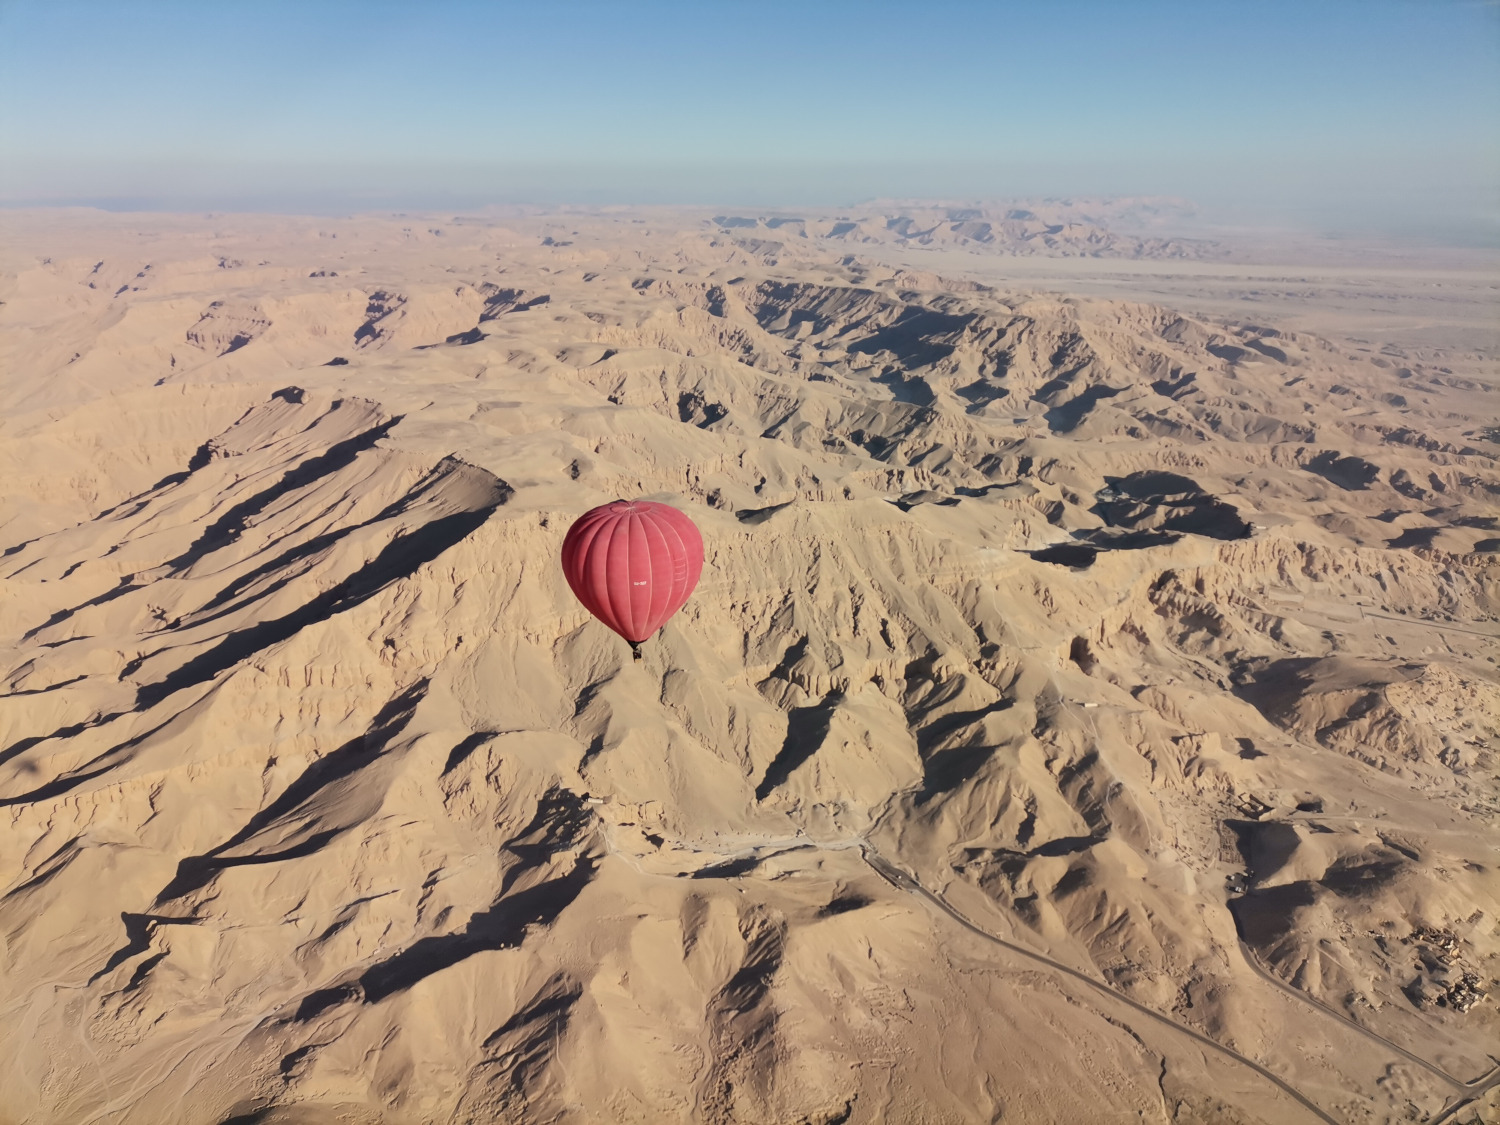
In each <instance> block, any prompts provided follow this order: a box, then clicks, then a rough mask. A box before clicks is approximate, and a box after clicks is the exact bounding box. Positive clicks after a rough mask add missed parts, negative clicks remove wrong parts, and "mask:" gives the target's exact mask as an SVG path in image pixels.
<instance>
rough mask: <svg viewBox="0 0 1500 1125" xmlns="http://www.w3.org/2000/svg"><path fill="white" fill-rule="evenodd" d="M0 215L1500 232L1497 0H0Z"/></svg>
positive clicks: (1443, 234) (1479, 239) (1473, 238)
mask: <svg viewBox="0 0 1500 1125" xmlns="http://www.w3.org/2000/svg"><path fill="white" fill-rule="evenodd" d="M0 41H3V47H0V60H3V64H4V66H3V70H4V75H3V77H0V152H3V154H4V157H5V159H4V161H3V171H0V205H4V206H10V207H16V206H38V205H41V206H58V205H85V206H99V207H105V208H109V209H116V210H225V211H278V212H315V213H321V212H331V213H341V212H349V211H362V210H383V209H411V210H444V209H467V208H476V207H482V206H485V205H487V204H510V203H527V204H537V205H560V204H589V205H599V204H638V205H645V204H691V205H704V206H717V205H724V206H754V207H762V208H775V207H817V206H823V207H829V206H834V207H836V206H846V205H853V204H855V203H857V202H859V201H861V200H867V199H870V198H889V197H903V198H934V199H983V198H991V199H994V198H1023V197H1037V196H1119V195H1173V196H1181V197H1185V198H1188V199H1191V200H1193V201H1194V202H1195V203H1196V204H1197V205H1198V206H1199V208H1200V209H1201V213H1202V215H1203V217H1204V218H1205V220H1207V221H1214V222H1223V223H1232V222H1250V223H1273V222H1274V223H1282V224H1286V225H1295V226H1309V227H1312V226H1321V227H1326V228H1328V229H1331V230H1364V229H1368V230H1372V231H1382V232H1386V233H1392V234H1403V233H1421V234H1425V235H1429V236H1432V237H1439V238H1442V239H1444V240H1450V241H1470V242H1475V243H1488V242H1492V241H1493V240H1494V238H1495V235H1496V232H1497V231H1500V203H1497V183H1500V173H1497V169H1500V145H1497V142H1496V138H1497V137H1500V129H1497V128H1496V126H1497V125H1500V7H1497V6H1496V5H1495V4H1493V3H1374V4H1358V5H1356V4H1353V3H1345V2H1329V3H1324V4H1318V5H1312V6H1297V5H1293V4H1285V3H1279V2H1273V3H1264V4H1256V5H1253V6H1250V5H1242V6H1228V5H1194V4H1185V3H1171V2H1160V0H1154V2H1150V3H1143V4H1140V5H1135V6H1130V7H1128V8H1122V7H1120V6H1112V5H1107V4H1102V3H1094V2H1073V3H1064V4H1059V5H1048V6H1047V7H1046V8H1045V9H1041V10H1039V9H1038V8H1037V7H1035V6H1019V5H1007V4H978V3H951V2H950V3H939V4H935V5H926V6H923V7H921V8H914V7H911V6H908V5H903V4H897V3H880V2H877V3H867V4H854V3H846V2H834V3H827V4H822V5H818V6H815V7H813V6H809V7H797V6H793V5H790V4H785V3H760V4H735V3H730V4H724V5H715V6H713V7H712V8H707V9H705V8H700V7H697V6H694V5H691V4H687V3H675V2H664V0H653V2H650V3H642V4H632V5H624V4H616V3H606V2H594V3H585V2H579V0H573V2H569V3H561V4H556V5H551V6H548V7H546V8H545V9H541V10H536V9H532V8H527V7H523V6H519V5H512V4H488V5H487V4H478V3H469V2H455V3H440V4H436V5H429V6H423V7H421V8H419V9H412V8H409V7H406V6H402V5H396V4H379V3H377V4H373V5H359V6H355V5H352V4H347V3H343V2H333V3H324V4H318V5H315V6H310V7H304V8H298V7H294V6H291V5H284V4H278V3H271V4H257V5H249V4H237V3H230V4H223V5H215V6H205V5H201V4H193V3H124V4H120V5H114V6H105V5H103V4H96V3H79V2H72V3H68V2H63V3H54V4H45V5H44V4H40V3H35V2H16V0H12V2H9V3H4V4H0Z"/></svg>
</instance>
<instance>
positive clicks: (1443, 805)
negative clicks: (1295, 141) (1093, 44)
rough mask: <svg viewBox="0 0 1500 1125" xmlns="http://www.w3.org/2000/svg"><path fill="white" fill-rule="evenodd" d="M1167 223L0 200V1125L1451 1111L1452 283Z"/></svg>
mask: <svg viewBox="0 0 1500 1125" xmlns="http://www.w3.org/2000/svg"><path fill="white" fill-rule="evenodd" d="M1182 207H1183V205H1181V204H1179V203H1178V202H1176V201H1172V200H1166V201H1161V200H1149V199H1148V200H1138V199H1137V200H1056V199H1054V200H1034V201H1027V200H1021V201H1015V202H1007V203H998V204H988V203H981V204H964V205H962V206H960V205H947V204H941V203H933V202H922V201H916V202H909V201H901V200H891V201H878V202H875V203H871V204H868V205H862V206H861V207H858V208H853V209H843V210H833V209H829V210H826V211H796V212H792V211H787V212H779V211H755V210H712V209H683V208H665V207H657V208H644V207H636V208H624V207H620V208H607V207H599V208H591V209H590V208H572V209H563V208H553V209H541V208H523V207H510V208H496V209H491V210H476V211H475V212H474V213H456V212H453V211H448V212H445V213H441V214H439V213H434V212H424V213H410V214H390V213H383V214H371V215H363V216H354V217H346V218H330V217H321V218H319V217H311V218H296V217H287V216H278V215H269V214H260V215H255V214H228V213H226V214H217V213H216V214H201V213H200V214H129V213H106V212H103V211H95V210H89V209H85V208H76V209H63V208H59V209H34V210H27V209H12V210H8V211H5V212H0V227H3V230H0V241H3V248H0V302H3V304H0V371H3V373H4V375H3V382H0V396H3V400H0V401H3V408H0V467H3V475H0V481H3V484H0V552H3V554H0V576H3V582H0V689H3V694H0V806H3V815H0V1123H3V1125H23V1123H25V1125H40V1123H48V1125H50V1123H58V1125H61V1123H67V1125H179V1123H180V1125H231V1123H233V1125H252V1123H258V1125H324V1123H333V1122H340V1123H349V1125H426V1123H435V1122H445V1123H455V1125H458V1123H465V1125H486V1123H495V1122H507V1123H509V1122H516V1123H522V1122H525V1123H533V1122H535V1123H553V1122H556V1123H584V1122H642V1123H646V1122H683V1123H687V1122H707V1123H713V1125H727V1123H756V1125H760V1123H764V1125H773V1123H774V1125H783V1123H784V1125H836V1123H848V1125H860V1123H875V1122H882V1123H893V1125H894V1123H923V1125H928V1123H939V1122H942V1123H947V1122H953V1123H960V1122H962V1123H967V1122H1001V1121H1003V1122H1008V1123H1009V1122H1016V1123H1023V1122H1024V1123H1045V1122H1090V1123H1116V1122H1118V1123H1124V1122H1142V1121H1145V1122H1160V1123H1189V1122H1199V1123H1220V1122H1231V1123H1247V1125H1248V1123H1253V1122H1262V1123H1272V1125H1280V1123H1290V1122H1312V1121H1322V1122H1335V1123H1339V1125H1344V1123H1356V1122H1357V1123H1375V1122H1432V1123H1452V1125H1459V1123H1463V1125H1474V1123H1477V1122H1492V1121H1500V1008H1497V1000H1500V668H1497V660H1500V616H1497V615H1500V371H1497V368H1496V358H1497V355H1500V320H1497V317H1496V312H1497V301H1500V263H1497V260H1496V256H1495V255H1494V254H1493V253H1485V252H1481V251H1477V250H1476V251H1460V250H1456V249H1450V250H1442V249H1431V248H1422V247H1413V246H1409V245H1404V244H1396V243H1391V244H1389V245H1385V246H1369V245H1361V246H1359V247H1357V248H1356V247H1353V246H1350V245H1345V244H1334V243H1320V242H1317V241H1316V240H1306V239H1299V238H1296V237H1293V236H1292V235H1282V234H1275V235H1263V236H1252V235H1250V234H1244V233H1241V234H1238V235H1236V234H1233V233H1230V234H1221V235H1214V234H1213V233H1212V232H1208V233H1207V234H1205V233H1203V232H1191V233H1186V234H1185V233H1182V232H1181V231H1180V230H1179V229H1178V228H1179V227H1180V225H1181V224H1178V225H1177V226H1174V222H1175V220H1174V216H1178V215H1179V214H1180V212H1181V210H1182ZM618 497H625V498H643V499H649V500H654V501H660V502H663V503H667V504H670V505H673V506H675V507H677V508H679V509H680V510H682V511H683V512H685V513H687V514H688V515H690V516H691V518H692V520H693V521H694V522H695V523H696V524H697V526H698V527H699V529H700V530H701V532H702V535H703V539H704V543H705V547H706V563H705V567H704V570H703V574H702V579H701V581H700V583H699V585H698V587H697V589H696V591H695V593H694V594H693V596H692V597H691V598H690V600H689V601H688V602H687V604H686V606H685V607H684V609H683V610H682V611H681V612H680V613H679V614H678V615H677V616H676V617H675V618H674V619H673V620H672V621H671V622H669V623H668V624H667V625H666V627H665V628H664V629H663V630H662V632H661V633H660V634H659V635H658V636H657V637H656V638H654V639H653V640H651V641H650V642H648V643H647V644H646V645H645V646H644V653H645V656H644V660H642V661H641V662H640V663H634V662H633V661H632V660H631V653H630V648H629V646H627V645H626V644H625V642H624V641H622V640H621V639H620V638H619V637H617V636H616V635H615V634H613V633H611V632H610V631H609V630H607V629H606V628H605V627H604V626H603V625H601V624H600V623H599V622H597V621H596V620H594V619H593V618H592V617H591V616H590V615H589V614H588V613H587V611H585V610H584V609H583V607H582V606H581V605H580V604H579V603H578V601H577V600H576V599H575V598H574V597H573V595H572V593H571V592H570V591H569V589H568V586H567V583H566V582H565V581H564V577H563V573H562V570H561V568H560V566H559V563H558V555H559V550H560V547H561V544H562V540H563V536H564V535H565V533H566V532H567V530H568V527H569V525H570V524H571V523H572V521H573V520H574V519H576V518H577V517H578V516H579V515H581V514H582V513H583V512H584V511H586V510H587V509H589V508H591V507H593V506H595V505H598V504H603V503H606V502H608V501H610V500H613V499H616V498H618Z"/></svg>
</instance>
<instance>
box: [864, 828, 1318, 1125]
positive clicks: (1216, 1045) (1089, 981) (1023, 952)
mask: <svg viewBox="0 0 1500 1125" xmlns="http://www.w3.org/2000/svg"><path fill="white" fill-rule="evenodd" d="M861 852H862V854H863V855H864V857H865V862H866V863H868V864H869V865H870V867H872V868H873V869H874V870H875V873H876V874H878V875H879V876H880V877H881V878H882V879H884V880H885V881H886V882H888V883H890V884H891V885H892V886H894V887H896V888H897V889H898V890H902V891H906V892H907V893H909V894H912V895H915V896H916V897H917V898H920V899H922V900H923V901H925V902H927V903H928V904H929V905H931V906H934V907H936V908H937V909H938V910H940V911H942V913H944V914H946V915H947V916H948V917H949V918H952V919H953V920H954V921H955V922H957V923H958V924H959V925H960V926H962V927H963V928H964V929H966V930H968V931H969V932H971V933H974V934H977V935H978V936H980V937H982V938H984V939H985V940H986V941H991V942H994V943H995V944H996V945H999V946H1002V947H1003V948H1005V949H1007V950H1009V951H1010V952H1012V953H1014V954H1016V955H1018V956H1020V957H1024V958H1026V959H1027V960H1029V961H1036V962H1039V963H1040V964H1042V965H1045V966H1047V967H1048V968H1049V969H1052V970H1053V971H1055V972H1059V973H1062V974H1063V975H1065V976H1068V977H1071V978H1073V979H1074V980H1077V981H1082V982H1083V983H1084V984H1086V985H1088V986H1089V987H1090V988H1092V989H1094V990H1095V991H1098V992H1102V993H1104V994H1105V995H1107V996H1109V997H1110V999H1112V1000H1116V1001H1118V1002H1119V1003H1121V1004H1124V1005H1126V1006H1127V1007H1129V1008H1131V1009H1133V1010H1134V1011H1136V1012H1139V1013H1140V1014H1141V1015H1143V1016H1146V1017H1148V1018H1150V1019H1152V1020H1155V1021H1156V1022H1157V1023H1160V1024H1165V1025H1166V1026H1167V1027H1170V1028H1172V1029H1173V1030H1174V1031H1178V1032H1181V1033H1182V1034H1183V1035H1186V1036H1187V1037H1188V1038H1190V1039H1192V1040H1193V1041H1194V1042H1196V1043H1199V1044H1201V1045H1202V1046H1204V1047H1207V1048H1209V1049H1210V1050H1211V1051H1214V1052H1216V1053H1218V1054H1221V1055H1224V1056H1225V1057H1226V1058H1229V1059H1232V1060H1234V1061H1235V1062H1237V1063H1240V1064H1241V1065H1243V1066H1246V1067H1249V1068H1250V1069H1251V1070H1253V1071H1255V1073H1256V1074H1259V1075H1260V1076H1261V1077H1262V1078H1264V1079H1266V1081H1268V1082H1270V1083H1271V1084H1272V1085H1274V1086H1275V1087H1276V1088H1277V1089H1278V1090H1280V1091H1281V1092H1282V1093H1283V1094H1285V1095H1286V1096H1287V1097H1289V1098H1291V1099H1292V1100H1293V1101H1295V1102H1296V1103H1297V1104H1298V1105H1300V1106H1302V1107H1303V1108H1304V1109H1306V1110H1307V1111H1308V1112H1309V1113H1311V1114H1312V1115H1313V1116H1314V1117H1316V1118H1317V1119H1318V1120H1319V1121H1324V1122H1327V1123H1328V1125H1340V1122H1339V1121H1338V1120H1337V1119H1336V1118H1333V1117H1329V1116H1328V1114H1326V1113H1324V1112H1323V1111H1322V1110H1321V1109H1319V1108H1318V1107H1317V1106H1316V1105H1314V1104H1313V1103H1312V1102H1311V1101H1309V1100H1308V1099H1307V1098H1306V1097H1304V1096H1303V1095H1302V1094H1301V1093H1300V1092H1299V1091H1298V1090H1297V1089H1296V1088H1295V1087H1293V1086H1291V1085H1290V1084H1289V1083H1287V1082H1285V1081H1284V1080H1282V1079H1281V1078H1279V1077H1277V1075H1275V1074H1274V1073H1272V1072H1271V1071H1269V1070H1267V1069H1266V1068H1265V1067H1263V1066H1261V1064H1260V1063H1258V1062H1256V1061H1255V1060H1254V1059H1252V1058H1247V1057H1246V1056H1244V1055H1242V1054H1240V1053H1239V1052H1238V1051H1235V1050H1232V1049H1231V1048H1229V1047H1226V1046H1224V1044H1222V1043H1220V1042H1218V1041H1217V1040H1215V1039H1211V1038H1209V1037H1208V1036H1207V1035H1204V1034H1203V1033H1202V1032H1201V1031H1195V1030H1194V1029H1193V1028H1191V1027H1188V1026H1187V1025H1186V1024H1183V1023H1178V1022H1177V1021H1176V1020H1174V1019H1173V1018H1172V1017H1171V1016H1168V1015H1165V1014H1163V1013H1162V1012H1158V1011H1157V1010H1156V1009H1155V1008H1148V1007H1147V1006H1146V1005H1144V1004H1141V1003H1137V1002H1136V1001H1134V1000H1132V999H1131V998H1130V997H1128V996H1126V995H1124V994H1123V993H1121V992H1119V991H1117V990H1116V989H1113V988H1111V987H1110V986H1109V985H1107V984H1105V983H1104V982H1103V981H1098V980H1095V979H1094V978H1093V977H1091V976H1089V975H1088V974H1086V973H1081V972H1079V971H1078V970H1077V969H1074V968H1071V967H1070V966H1068V965H1064V964H1063V963H1062V962H1061V961H1054V960H1053V959H1052V958H1050V957H1048V956H1046V955H1045V954H1042V953H1037V952H1036V951H1035V950H1031V949H1027V948H1026V947H1025V946H1021V945H1016V944H1014V943H1013V942H1009V941H1006V940H1005V939H1004V938H1001V937H996V936H995V935H994V934H992V933H990V932H989V931H988V930H985V929H982V928H980V927H979V926H976V925H975V924H974V923H973V922H971V921H969V919H968V918H967V917H965V916H964V915H963V914H962V913H961V912H960V911H958V910H957V909H955V908H954V907H952V906H950V905H949V904H948V902H947V901H946V900H944V899H943V898H942V897H941V896H939V895H936V894H933V893H932V892H931V891H929V890H928V889H927V888H926V887H924V886H922V884H921V883H919V882H917V880H916V879H914V878H913V877H912V876H911V875H909V874H907V873H906V872H905V871H903V870H902V869H901V868H899V867H897V866H896V865H895V864H893V863H891V862H890V861H889V860H888V859H886V858H885V857H884V856H882V855H881V854H880V853H879V852H878V851H876V850H875V849H874V847H872V846H870V845H868V844H867V845H866V846H865V847H864V848H862V849H861Z"/></svg>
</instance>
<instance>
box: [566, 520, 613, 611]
mask: <svg viewBox="0 0 1500 1125" xmlns="http://www.w3.org/2000/svg"><path fill="white" fill-rule="evenodd" d="M604 527H605V521H604V520H603V519H596V520H594V521H593V522H592V523H590V524H587V525H585V527H584V529H583V532H582V534H580V535H579V537H578V543H577V544H576V546H575V548H574V552H573V553H574V556H575V557H576V558H577V559H578V560H579V573H578V585H577V586H574V587H573V592H574V594H575V595H577V597H578V600H579V601H581V602H582V603H583V607H584V608H585V609H586V610H588V611H589V612H590V613H592V614H593V615H594V616H595V617H598V616H599V610H600V608H601V607H602V608H604V609H605V610H606V611H607V610H608V606H607V604H605V603H602V602H601V601H600V599H599V598H598V597H596V596H595V595H594V592H593V590H592V589H590V587H589V559H590V558H591V557H592V555H593V551H594V544H595V543H596V542H597V541H598V539H599V533H600V532H601V531H602V530H603V529H604ZM566 577H567V578H568V585H569V586H573V578H572V576H571V575H567V576H566ZM606 624H608V622H606Z"/></svg>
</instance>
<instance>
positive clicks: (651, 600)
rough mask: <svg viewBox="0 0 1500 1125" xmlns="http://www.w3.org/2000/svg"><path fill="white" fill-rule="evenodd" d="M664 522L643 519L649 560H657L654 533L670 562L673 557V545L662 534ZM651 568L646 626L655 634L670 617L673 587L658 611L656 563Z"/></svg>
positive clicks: (669, 588) (669, 587) (668, 591)
mask: <svg viewBox="0 0 1500 1125" xmlns="http://www.w3.org/2000/svg"><path fill="white" fill-rule="evenodd" d="M664 522H665V521H660V520H657V519H655V518H652V519H649V520H648V519H643V520H642V521H641V527H642V528H643V529H644V531H645V533H646V555H647V558H648V559H654V558H655V551H654V550H653V549H652V546H651V534H652V532H655V533H656V538H657V539H658V540H659V541H660V542H661V545H662V547H663V548H664V549H665V551H666V554H667V558H668V560H670V559H671V557H672V544H670V543H668V542H667V537H666V535H665V534H664V533H663V532H662V523H664ZM650 568H651V569H650V574H651V576H650V580H649V582H648V584H647V586H646V591H647V594H648V597H647V599H646V624H647V625H650V626H652V629H651V631H652V632H653V633H654V632H656V630H657V629H660V628H661V627H662V626H663V625H664V624H666V621H667V617H668V616H670V615H669V613H668V609H669V608H670V607H671V605H672V586H671V585H669V586H668V587H667V596H666V597H665V598H664V599H662V603H661V608H660V609H658V608H657V606H656V565H655V563H654V562H653V563H651V564H650ZM673 570H674V571H675V570H676V567H673Z"/></svg>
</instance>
